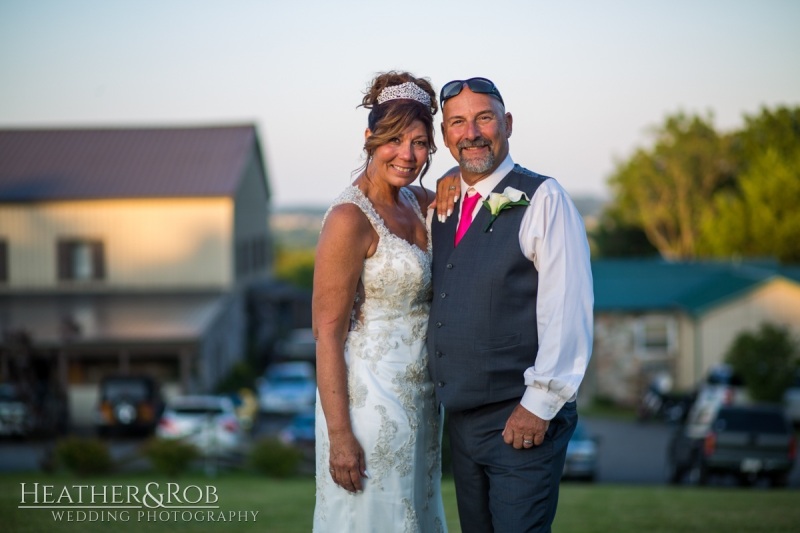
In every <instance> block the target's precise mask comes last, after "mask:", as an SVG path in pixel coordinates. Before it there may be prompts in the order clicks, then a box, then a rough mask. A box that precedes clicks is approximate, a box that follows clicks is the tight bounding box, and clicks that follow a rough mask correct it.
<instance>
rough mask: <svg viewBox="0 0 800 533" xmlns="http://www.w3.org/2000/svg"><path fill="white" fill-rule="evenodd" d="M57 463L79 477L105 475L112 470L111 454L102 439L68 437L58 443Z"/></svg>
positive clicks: (56, 451) (56, 450) (56, 449)
mask: <svg viewBox="0 0 800 533" xmlns="http://www.w3.org/2000/svg"><path fill="white" fill-rule="evenodd" d="M55 457H56V462H57V463H58V464H59V465H62V466H64V467H65V468H66V469H67V470H69V471H70V472H72V473H73V474H76V475H78V476H90V475H98V474H105V473H107V472H109V471H110V470H111V466H112V461H111V453H110V452H109V450H108V446H107V445H106V443H105V442H103V441H102V440H100V439H94V438H85V437H75V436H71V437H67V438H65V439H63V440H60V441H58V443H57V444H56V448H55Z"/></svg>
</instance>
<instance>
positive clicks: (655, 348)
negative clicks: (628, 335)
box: [634, 315, 677, 357]
mask: <svg viewBox="0 0 800 533" xmlns="http://www.w3.org/2000/svg"><path fill="white" fill-rule="evenodd" d="M676 327H677V326H676V324H675V319H674V318H670V317H666V316H658V315H654V316H647V317H642V318H640V319H639V320H638V321H637V322H636V324H635V325H634V344H635V346H636V351H637V353H638V354H639V356H640V357H661V356H665V355H668V354H669V353H670V352H672V351H673V350H674V348H675V346H676V343H677V339H676Z"/></svg>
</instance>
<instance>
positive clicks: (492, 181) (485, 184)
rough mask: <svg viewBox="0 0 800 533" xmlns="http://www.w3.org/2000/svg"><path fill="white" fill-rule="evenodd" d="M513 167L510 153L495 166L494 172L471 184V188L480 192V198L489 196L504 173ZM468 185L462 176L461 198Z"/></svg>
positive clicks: (504, 175)
mask: <svg viewBox="0 0 800 533" xmlns="http://www.w3.org/2000/svg"><path fill="white" fill-rule="evenodd" d="M513 169H514V161H513V160H512V159H511V153H510V152H509V154H508V155H507V156H506V158H505V159H504V160H503V162H502V163H500V166H499V167H497V168H496V169H495V170H494V172H492V173H491V174H489V175H488V176H486V177H485V178H483V179H482V180H481V181H479V182H478V183H476V184H475V185H472V188H473V189H475V190H476V191H478V193H480V195H481V198H483V199H486V198H488V197H489V194H490V193H491V192H492V191H493V190H494V188H495V187H497V184H498V183H500V181H501V180H502V179H503V178H505V177H506V175H507V174H508V173H509V172H511V171H512V170H513ZM469 187H470V186H469V185H467V182H465V181H464V178H461V200H463V199H464V197H465V196H466V195H467V189H469Z"/></svg>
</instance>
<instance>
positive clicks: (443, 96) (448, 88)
mask: <svg viewBox="0 0 800 533" xmlns="http://www.w3.org/2000/svg"><path fill="white" fill-rule="evenodd" d="M465 83H466V84H467V87H469V90H470V91H472V92H474V93H480V94H488V95H491V96H494V97H495V98H497V99H498V100H500V103H501V104H503V105H504V106H505V105H506V103H505V102H503V97H502V96H500V91H498V90H497V87H495V85H494V83H492V81H491V80H487V79H486V78H470V79H468V80H453V81H449V82H447V83H445V84H444V87H442V91H441V92H440V93H439V102H441V106H442V109H444V103H445V102H446V101H448V100H449V99H450V98H452V97H454V96H458V95H459V94H461V89H462V87H464V84H465Z"/></svg>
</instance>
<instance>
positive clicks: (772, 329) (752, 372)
mask: <svg viewBox="0 0 800 533" xmlns="http://www.w3.org/2000/svg"><path fill="white" fill-rule="evenodd" d="M797 352H798V348H797V343H796V342H795V341H794V339H792V337H791V335H790V333H789V330H788V329H786V328H782V327H779V326H775V325H772V324H762V325H761V329H759V331H758V332H757V333H751V332H744V333H741V334H740V335H739V336H738V337H736V339H734V341H733V344H732V345H731V347H730V348H729V349H728V353H727V354H726V356H725V360H726V362H727V363H728V364H729V365H731V368H732V369H733V371H734V373H735V374H738V375H739V376H741V378H742V381H744V384H745V387H747V392H748V393H749V394H750V397H751V398H752V399H753V400H755V401H759V402H781V401H782V399H783V393H784V392H785V391H786V389H787V388H788V387H789V386H790V385H791V383H792V380H793V379H794V372H795V368H796V366H797V361H796V357H797Z"/></svg>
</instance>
